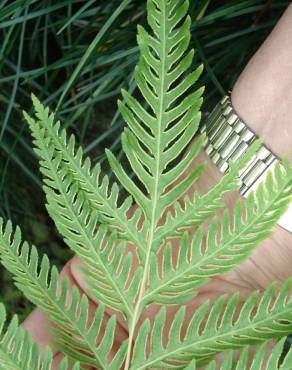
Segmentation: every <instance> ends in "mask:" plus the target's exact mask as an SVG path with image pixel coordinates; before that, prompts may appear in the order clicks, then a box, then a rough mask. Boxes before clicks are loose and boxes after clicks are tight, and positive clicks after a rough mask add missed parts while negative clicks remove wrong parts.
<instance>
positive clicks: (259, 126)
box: [23, 5, 292, 369]
mask: <svg viewBox="0 0 292 370" xmlns="http://www.w3.org/2000/svg"><path fill="white" fill-rule="evenodd" d="M291 39H292V5H290V6H289V7H288V8H287V10H286V12H285V13H284V15H283V16H282V18H281V19H280V21H279V22H278V24H277V26H276V27H275V29H274V30H273V32H272V33H271V34H270V36H269V37H268V39H267V40H266V41H265V42H264V43H263V45H262V46H261V48H260V49H259V50H258V51H257V53H256V54H255V55H254V57H253V58H252V59H251V61H250V62H249V64H248V65H247V66H246V68H245V70H244V71H243V73H242V74H241V76H240V77H239V79H238V81H237V82H236V84H235V86H234V89H233V92H232V95H231V100H232V104H233V106H234V108H235V110H236V112H237V114H238V115H239V116H240V117H241V118H242V119H243V120H244V122H246V123H247V125H248V126H249V127H250V128H251V129H252V130H253V131H254V132H255V133H256V134H258V135H259V136H262V137H263V138H264V140H265V143H266V145H267V146H268V147H269V148H270V149H271V150H272V151H273V152H274V153H275V154H277V155H278V156H280V157H281V156H283V155H284V154H289V152H291V149H292V130H291V126H292V121H291V117H292V88H291V87H292V44H291ZM204 160H207V161H208V165H207V169H206V171H205V173H204V175H203V176H202V177H201V178H200V179H199V180H198V181H197V182H196V183H195V184H194V186H193V187H192V189H190V192H193V191H194V190H198V191H200V192H201V193H204V192H206V191H207V190H208V189H209V188H210V187H211V186H212V185H214V184H215V183H216V182H217V181H218V180H219V179H220V176H221V175H220V173H219V171H218V170H217V168H216V167H215V166H214V165H213V164H212V163H211V162H210V161H209V159H208V158H207V156H206V154H205V153H204V152H203V151H202V152H201V153H200V155H199V156H198V158H196V159H195V160H194V162H193V164H192V167H195V166H196V165H197V164H198V163H200V162H202V161H204ZM238 197H239V195H238V194H229V195H228V196H227V197H226V205H227V206H228V207H230V208H232V206H233V204H234V202H235V200H236V199H237V198H238ZM80 263H81V262H80V260H79V259H78V258H77V257H74V258H73V259H72V260H71V261H69V262H68V263H67V265H66V266H65V267H64V269H63V271H62V275H63V276H64V275H68V276H69V277H70V279H71V281H72V283H74V284H76V285H77V286H78V287H79V289H80V290H81V291H83V292H84V293H86V294H87V295H88V297H89V299H90V304H91V307H92V309H94V308H95V307H96V306H97V304H98V302H94V301H93V300H92V297H90V295H89V294H88V291H87V287H86V284H85V279H84V276H83V274H82V273H81V271H80ZM291 266H292V234H290V233H289V232H287V231H286V230H284V229H282V228H281V227H280V226H275V227H274V234H273V236H272V237H270V238H269V239H267V240H265V241H264V242H262V243H261V245H260V246H259V247H258V248H257V249H256V250H255V251H254V253H253V254H252V255H251V257H250V258H249V259H247V260H246V261H245V262H243V263H242V264H241V265H240V266H238V267H237V268H235V269H234V270H233V271H230V272H228V273H225V274H224V275H222V276H220V277H216V278H213V279H212V280H210V281H209V282H208V283H207V284H206V285H205V286H203V287H201V288H200V289H199V294H198V296H197V297H196V298H195V299H194V300H193V301H191V302H189V303H188V313H189V314H190V315H191V314H192V312H194V311H195V310H196V308H197V307H198V306H199V305H200V304H201V303H202V302H204V301H205V300H206V299H210V300H211V301H212V300H214V299H216V298H217V297H218V296H220V295H222V294H225V293H230V294H231V293H233V292H236V291H239V292H240V293H241V297H242V300H244V299H245V297H247V296H248V295H249V294H250V293H251V292H252V291H254V290H257V289H259V290H264V289H265V288H266V287H267V286H268V285H270V283H271V282H273V281H277V282H280V283H281V282H283V281H284V280H286V279H287V278H288V277H289V276H291ZM176 310H177V308H170V309H169V314H168V320H171V318H172V317H173V314H174V312H175V311H176ZM156 311H157V307H155V306H153V307H151V308H150V309H148V310H147V312H145V313H144V314H143V315H142V318H141V319H143V318H145V316H148V317H153V315H154V314H155V312H156ZM108 315H111V312H110V311H108ZM118 321H119V326H118V332H117V341H116V343H115V344H116V346H117V347H118V346H119V344H120V343H121V342H122V341H123V340H124V339H126V338H127V328H126V326H125V323H124V322H123V320H122V319H121V318H120V317H119V318H118ZM23 326H24V327H25V328H26V329H27V330H28V331H29V332H31V334H32V336H33V338H34V340H35V341H36V342H38V343H39V344H40V345H41V347H42V348H44V347H45V346H46V345H51V341H52V336H51V334H50V333H49V331H48V326H49V321H48V319H47V317H46V316H45V314H43V313H42V312H41V311H40V310H38V309H36V310H34V311H33V312H32V313H31V315H30V316H29V317H28V319H27V320H26V321H25V322H24V323H23ZM54 353H55V357H54V366H55V367H54V369H56V368H57V364H58V363H59V362H60V360H61V358H62V355H61V354H60V353H58V352H57V351H56V350H55V352H54Z"/></svg>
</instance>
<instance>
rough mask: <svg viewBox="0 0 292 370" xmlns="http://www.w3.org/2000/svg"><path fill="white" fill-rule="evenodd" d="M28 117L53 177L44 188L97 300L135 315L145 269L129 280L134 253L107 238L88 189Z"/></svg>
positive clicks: (54, 216)
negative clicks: (81, 186) (75, 178)
mask: <svg viewBox="0 0 292 370" xmlns="http://www.w3.org/2000/svg"><path fill="white" fill-rule="evenodd" d="M27 120H28V122H29V124H30V127H31V130H32V132H33V135H34V138H35V141H34V143H35V145H36V146H37V148H38V151H40V153H41V165H42V167H41V168H42V172H43V174H44V175H45V176H46V175H47V176H49V180H45V181H46V183H47V184H48V185H49V186H45V187H44V190H45V193H46V195H47V203H48V205H47V209H48V212H49V214H50V216H51V217H52V219H53V220H54V221H55V224H56V226H57V228H58V230H59V232H60V233H61V234H62V235H63V237H64V238H65V242H66V243H67V244H68V246H69V247H70V248H71V249H72V250H73V251H74V252H75V253H77V255H78V256H79V257H80V258H81V259H82V260H83V261H84V262H85V263H86V264H87V267H88V269H89V270H88V269H86V270H85V271H86V273H87V274H88V275H89V276H90V279H89V282H90V286H91V287H92V288H93V292H94V295H95V296H96V297H97V300H98V301H100V302H102V303H104V304H105V305H107V306H109V307H110V308H113V309H116V310H119V311H121V312H122V313H123V314H125V315H126V316H127V317H129V316H131V314H132V311H133V304H134V301H135V295H136V294H137V291H138V287H139V281H140V276H141V269H138V270H137V271H136V272H135V273H134V275H133V276H132V277H131V279H129V276H130V273H131V268H132V260H133V255H132V253H131V252H128V253H127V252H126V246H125V243H119V245H117V237H116V236H115V235H114V234H113V235H112V236H111V237H110V238H109V239H108V240H106V234H107V230H106V228H105V227H101V228H99V213H98V211H92V209H91V207H90V205H89V203H88V201H87V198H86V196H85V195H84V192H79V188H78V186H77V184H76V183H73V184H72V176H70V174H69V175H68V171H67V169H66V168H64V166H63V165H62V164H63V163H62V159H61V157H60V156H59V157H57V158H54V154H55V152H54V149H53V148H50V147H49V146H48V145H46V137H45V130H44V129H39V127H38V125H37V123H35V122H34V120H32V119H31V118H29V117H27ZM48 181H49V182H48ZM113 250H114V251H115V253H114V254H113ZM129 280H130V281H129Z"/></svg>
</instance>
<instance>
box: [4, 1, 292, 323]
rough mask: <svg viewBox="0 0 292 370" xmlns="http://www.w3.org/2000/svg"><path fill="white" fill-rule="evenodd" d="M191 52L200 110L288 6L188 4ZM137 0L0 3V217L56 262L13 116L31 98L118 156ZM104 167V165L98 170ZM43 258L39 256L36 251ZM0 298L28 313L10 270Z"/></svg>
mask: <svg viewBox="0 0 292 370" xmlns="http://www.w3.org/2000/svg"><path fill="white" fill-rule="evenodd" d="M190 3H191V5H190V11H189V13H190V15H191V17H192V19H193V24H192V40H191V43H192V46H193V47H194V48H195V49H196V50H197V55H196V63H201V62H203V63H204V64H205V71H204V75H203V78H202V79H201V83H202V84H205V85H206V94H205V103H204V104H205V105H204V109H205V110H208V108H209V107H210V106H212V104H213V103H214V102H215V101H217V100H218V99H219V98H220V96H221V95H223V94H225V93H226V92H227V91H228V90H230V89H231V87H232V85H233V83H234V81H235V80H236V77H237V76H238V74H239V73H240V72H241V70H242V69H243V68H244V66H245V65H246V63H247V61H248V60H249V58H250V57H251V55H252V54H253V53H254V51H255V50H256V49H257V48H258V47H259V45H260V44H261V42H262V41H263V40H264V39H265V37H266V36H267V35H268V33H269V32H270V31H271V29H272V27H273V26H274V24H275V23H276V22H277V20H278V19H279V17H280V16H281V14H282V12H283V11H284V10H285V8H286V7H287V5H288V4H289V3H290V1H279V0H274V1H271V0H269V1H259V0H244V1H243V0H236V1H233V0H225V1H216V0H200V1H191V2H190ZM145 21H146V19H145V3H144V1H141V0H132V1H130V0H124V1H121V0H111V1H109V0H60V1H53V0H15V1H9V0H2V1H1V2H0V215H2V216H4V217H7V218H11V219H13V220H14V221H15V222H17V223H19V224H21V225H22V226H23V227H24V232H25V235H24V238H25V239H28V240H31V241H32V240H33V241H34V242H35V243H36V244H38V245H41V248H42V249H43V250H44V251H46V252H47V253H48V254H49V256H50V257H51V261H52V263H57V264H59V265H62V264H63V263H64V262H65V261H66V260H67V259H68V258H69V257H70V255H69V254H68V253H70V252H68V251H67V249H65V248H64V247H63V244H62V242H61V239H60V238H59V236H58V234H57V232H56V231H55V229H54V228H53V225H52V224H51V223H50V221H49V219H48V217H47V214H46V213H45V211H44V207H43V203H44V199H43V193H42V189H41V182H40V175H39V172H38V170H37V161H36V158H35V155H34V153H33V151H32V149H31V145H30V137H29V134H28V132H27V128H26V124H25V123H24V122H23V119H22V115H21V110H22V109H23V108H25V109H29V108H30V106H31V101H30V93H31V92H34V93H35V94H36V95H37V96H38V97H39V99H41V100H42V102H43V103H45V104H48V105H50V106H51V107H52V108H53V109H55V108H56V107H57V110H58V118H59V119H60V120H61V121H62V122H64V125H65V126H67V127H69V128H70V129H71V130H72V132H74V133H75V134H76V135H77V138H78V140H79V143H80V144H82V145H83V147H84V148H85V153H86V154H90V156H91V157H92V158H93V161H96V160H100V159H102V158H103V151H104V148H105V147H110V148H111V150H113V151H114V153H115V154H116V155H117V156H119V153H120V142H119V139H116V138H117V137H119V136H120V135H119V134H120V131H121V128H122V119H121V117H120V116H119V114H118V113H117V107H116V100H117V98H118V97H119V94H120V90H121V88H122V87H124V88H129V89H130V90H134V89H135V85H134V83H133V77H132V72H133V69H134V65H135V64H136V63H137V60H138V49H137V46H136V27H137V24H144V23H145ZM105 170H107V169H105ZM41 252H42V251H41ZM0 299H1V300H3V301H4V302H5V303H7V308H8V311H10V310H11V311H12V312H15V313H21V317H22V318H23V317H25V316H26V315H27V313H28V312H29V306H28V305H27V302H26V301H25V300H24V299H23V297H21V294H20V293H18V292H17V291H15V289H14V287H13V286H12V283H11V281H10V276H9V275H8V273H6V272H4V271H1V277H0Z"/></svg>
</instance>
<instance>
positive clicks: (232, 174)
mask: <svg viewBox="0 0 292 370" xmlns="http://www.w3.org/2000/svg"><path fill="white" fill-rule="evenodd" d="M260 144H261V140H257V141H255V142H254V143H253V144H252V145H251V146H250V148H249V150H248V151H247V153H246V154H245V155H244V156H243V157H242V158H241V159H240V160H239V161H238V162H237V163H236V165H233V164H232V163H230V170H229V171H228V172H227V173H226V174H225V175H224V176H223V177H222V179H221V180H220V181H219V182H218V183H217V184H216V185H215V186H214V187H213V188H212V189H210V190H209V192H207V193H206V194H204V195H203V196H201V195H200V194H199V193H198V192H196V193H195V194H194V195H193V199H190V198H189V197H188V196H185V197H184V199H183V202H182V204H183V205H182V204H181V203H180V202H176V203H175V204H174V209H173V211H174V212H168V213H167V215H166V221H165V223H164V224H163V225H161V226H159V227H158V228H157V230H156V232H155V241H156V240H161V241H163V240H164V239H166V238H173V237H177V236H181V235H182V231H184V230H186V229H189V228H194V227H198V226H199V225H201V224H202V223H204V222H206V221H208V220H210V218H211V217H212V216H213V215H214V214H215V213H216V212H218V211H220V210H221V209H222V208H223V207H224V206H225V204H224V202H223V196H224V195H225V194H226V193H227V192H232V191H236V190H239V188H240V181H239V179H238V174H239V173H240V171H241V170H242V169H243V168H244V167H245V165H246V164H247V163H248V162H249V161H250V159H251V158H252V156H253V155H254V154H255V152H256V151H257V149H258V148H259V146H260Z"/></svg>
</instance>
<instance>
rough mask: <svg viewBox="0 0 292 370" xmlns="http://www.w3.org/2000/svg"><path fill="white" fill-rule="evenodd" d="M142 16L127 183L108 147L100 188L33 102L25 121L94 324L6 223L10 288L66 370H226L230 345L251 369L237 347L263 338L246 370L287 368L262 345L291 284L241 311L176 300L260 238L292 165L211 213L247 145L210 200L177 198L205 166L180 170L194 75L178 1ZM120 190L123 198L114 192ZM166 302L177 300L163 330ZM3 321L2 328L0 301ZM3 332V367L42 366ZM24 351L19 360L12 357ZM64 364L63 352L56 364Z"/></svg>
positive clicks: (285, 322) (290, 180)
mask: <svg viewBox="0 0 292 370" xmlns="http://www.w3.org/2000/svg"><path fill="white" fill-rule="evenodd" d="M147 11H148V23H149V26H150V28H151V31H150V32H148V31H147V30H145V29H144V28H143V27H139V28H138V44H139V48H140V53H141V57H140V61H139V63H138V65H137V67H136V69H135V79H136V83H137V87H138V89H139V91H140V93H141V95H142V97H143V100H144V102H143V101H142V102H140V101H138V100H137V99H136V98H135V97H133V96H131V95H130V94H129V93H128V92H126V91H122V96H123V100H122V101H119V103H118V104H119V108H120V112H121V114H122V116H123V118H124V120H125V122H126V123H127V127H126V128H125V129H124V132H123V134H122V146H123V151H124V154H125V156H126V158H127V160H128V163H129V165H130V166H131V169H132V171H133V173H134V174H135V175H136V177H137V181H134V180H133V178H132V176H129V174H128V173H127V172H126V171H125V169H124V167H123V166H122V164H121V163H120V161H119V160H118V159H117V158H116V157H115V155H114V154H113V153H112V152H110V151H107V157H108V160H109V163H110V165H111V168H112V170H113V172H114V174H115V176H116V178H117V180H118V182H114V183H110V181H109V178H108V176H107V175H103V174H102V172H101V168H100V165H99V164H97V165H95V166H92V165H91V162H90V159H89V158H84V155H83V153H82V149H81V148H78V149H77V148H76V145H75V139H74V136H73V135H71V136H70V137H68V136H67V134H66V132H65V130H64V129H62V128H61V124H60V122H58V121H55V117H54V114H53V113H50V111H49V109H48V108H44V107H43V105H42V104H41V103H40V102H39V101H38V99H37V98H36V97H35V96H33V97H32V99H33V104H34V108H35V116H34V117H31V116H29V115H28V114H27V113H24V117H25V119H26V121H27V123H28V125H29V127H30V129H31V132H32V136H33V143H34V147H35V151H36V153H37V155H38V156H39V158H40V169H41V172H42V174H43V177H44V191H45V193H46V199H47V209H48V212H49V214H50V216H51V217H52V219H53V220H54V221H55V224H56V226H57V228H58V230H59V232H60V234H61V235H62V236H63V237H64V240H65V242H66V243H67V244H68V246H69V247H70V248H71V249H72V250H73V251H74V252H75V253H76V254H77V255H78V256H79V257H80V259H81V260H82V261H83V263H84V265H83V271H84V272H85V275H86V278H87V284H88V286H89V289H90V291H91V296H92V297H94V299H95V300H96V301H98V302H99V306H98V308H97V309H96V312H95V314H94V317H93V319H91V318H90V315H89V302H88V298H87V297H86V295H84V294H82V293H80V292H79V290H78V288H77V287H74V286H73V287H72V286H71V285H70V284H69V282H68V280H66V279H64V280H62V282H61V280H60V277H59V273H58V271H57V269H56V267H54V266H52V267H51V266H50V263H49V260H48V258H47V257H46V256H44V257H42V258H39V257H38V253H37V249H36V248H35V247H34V246H29V245H28V243H26V242H22V241H21V232H20V230H19V228H16V229H15V230H13V228H12V225H11V222H7V223H4V221H3V220H2V221H1V224H0V230H1V231H0V258H1V261H2V263H3V265H4V266H5V267H6V268H7V269H8V270H9V271H10V272H11V273H12V274H13V275H14V279H15V283H16V285H17V287H18V288H19V289H21V290H22V291H23V292H24V294H25V295H26V296H27V297H28V298H29V299H30V300H31V301H32V302H34V303H35V304H36V305H37V306H38V307H40V308H41V309H42V310H43V311H44V312H45V313H46V314H47V315H48V317H49V319H50V320H51V321H52V322H53V323H55V325H54V326H52V328H51V330H52V331H53V332H54V334H55V337H56V342H57V345H58V347H59V349H60V350H61V351H62V352H63V353H64V355H66V356H67V357H68V358H69V360H70V361H73V362H75V364H74V365H72V366H74V369H75V370H76V369H79V363H80V366H81V368H82V369H83V368H84V369H85V368H87V366H90V367H91V368H95V369H112V370H114V369H126V370H129V369H131V370H138V369H139V370H142V369H152V368H171V369H183V368H185V369H195V368H196V367H197V368H201V367H202V366H205V368H206V369H215V367H216V362H214V361H213V360H212V359H213V358H214V356H215V355H216V354H218V353H221V352H226V356H225V360H224V361H223V363H222V364H221V365H220V366H221V369H223V370H224V369H225V370H227V369H233V368H234V366H233V360H234V358H235V357H234V353H233V352H232V351H233V350H238V349H242V352H241V355H240V357H239V358H237V367H236V368H237V369H238V370H239V369H248V368H250V367H249V366H250V364H249V361H248V360H249V357H250V356H252V355H251V354H249V347H247V346H248V345H254V344H258V343H261V342H262V343H263V344H262V346H261V347H260V349H259V351H258V352H257V353H256V355H255V356H254V358H253V363H252V365H251V366H252V367H251V368H252V369H259V368H261V366H266V368H267V369H276V368H278V367H279V366H280V367H279V368H280V369H288V368H290V367H289V360H291V353H288V355H287V356H286V358H285V360H284V362H282V363H281V364H280V363H279V358H280V355H281V352H282V347H283V340H282V341H280V342H279V344H278V345H277V346H276V347H275V348H274V350H273V351H272V352H271V353H267V350H266V345H265V342H267V341H269V340H270V339H272V338H281V337H284V336H286V335H287V334H289V333H290V332H291V331H292V324H291V322H292V299H291V293H290V292H291V281H290V280H289V281H287V282H286V283H285V284H284V285H283V287H282V288H281V289H278V290H277V289H276V287H275V286H274V285H272V286H271V287H270V288H269V289H267V290H266V292H264V294H263V295H260V294H259V293H254V294H252V295H251V296H250V297H249V298H248V299H247V300H246V301H245V303H244V304H243V305H240V302H239V296H238V295H237V294H235V295H234V296H231V297H227V296H222V297H220V298H219V299H218V300H217V301H215V302H214V303H213V304H210V303H208V302H205V303H204V304H203V305H201V306H200V307H199V308H198V309H197V310H196V312H195V313H194V314H193V316H192V317H191V319H189V318H188V319H187V317H186V308H185V306H184V304H185V303H187V302H188V301H190V300H191V299H193V298H194V297H195V295H196V292H197V289H198V288H199V287H200V286H202V285H203V284H205V283H206V282H207V281H208V279H209V278H211V277H214V276H217V275H220V274H222V273H223V272H226V271H228V270H231V269H233V268H234V266H236V265H237V264H239V263H240V262H241V261H242V260H244V259H245V258H247V257H248V256H249V255H250V254H251V253H252V251H253V250H254V248H255V247H256V246H257V245H258V244H259V243H260V242H261V241H262V240H263V239H264V238H266V237H267V236H269V235H270V233H271V228H272V226H273V225H274V224H275V222H276V221H277V220H278V219H279V217H280V216H281V215H282V214H283V213H284V212H285V210H286V208H287V207H288V204H289V202H290V200H291V195H292V167H291V165H290V164H289V162H288V160H284V161H283V162H282V164H281V165H278V166H276V168H275V169H274V171H273V173H270V175H269V176H268V177H267V179H266V181H265V182H264V183H263V184H262V185H261V186H260V187H259V188H258V190H257V191H256V192H255V193H251V194H250V195H249V196H248V198H247V200H246V201H243V200H239V201H238V202H237V204H236V205H235V207H234V210H233V211H232V212H230V211H228V210H223V213H221V216H220V219H219V218H218V217H216V213H217V212H218V211H220V210H222V209H224V202H223V195H224V194H225V193H226V192H229V191H234V190H236V189H238V187H239V186H240V184H239V182H238V177H237V173H238V171H240V169H241V167H243V166H244V165H245V164H246V163H247V162H248V161H249V160H250V158H251V157H252V155H253V153H254V152H255V150H256V149H257V147H258V145H259V143H257V142H256V143H254V144H253V145H252V146H251V148H250V150H249V152H248V153H246V155H245V156H244V157H243V158H242V159H241V161H240V162H239V165H237V166H236V167H235V166H232V165H231V168H230V170H229V172H228V173H227V174H226V175H225V176H224V177H223V178H222V179H221V180H220V182H219V183H218V184H217V185H216V186H215V187H213V188H212V189H211V190H210V191H209V192H208V193H206V194H204V195H201V194H199V193H195V194H193V196H190V195H185V194H186V192H187V190H188V189H189V188H190V186H191V185H192V184H193V183H194V181H196V179H197V178H198V177H199V176H200V175H201V174H202V172H203V171H204V164H201V165H199V166H197V168H196V169H195V170H192V171H190V170H189V168H190V165H191V163H192V161H193V159H194V158H195V157H196V156H197V155H198V153H199V152H200V150H201V146H202V143H203V142H204V136H198V137H196V138H195V140H194V137H195V134H196V132H197V129H198V126H199V122H200V106H201V103H202V93H203V89H202V88H199V89H194V86H195V84H196V82H197V80H198V78H199V76H200V73H201V71H202V67H198V68H197V69H195V70H194V71H193V72H191V73H190V72H189V69H190V68H191V66H192V60H193V55H194V52H193V51H192V50H188V47H189V41H190V23H191V22H190V18H189V16H187V11H188V2H187V1H181V0H148V2H147ZM121 185H122V187H123V188H124V189H125V190H126V191H127V192H128V196H127V197H126V198H124V197H121V195H120V193H121V192H120V187H121ZM179 200H180V201H179ZM162 216H164V218H163V219H164V221H163V222H161V218H162ZM191 230H192V231H193V230H196V231H195V233H193V232H190V231H191ZM174 238H175V239H176V240H177V241H178V242H179V249H178V251H176V250H175V248H174V245H173V243H172V240H173V239H174ZM137 261H138V263H137ZM153 304H155V305H160V306H161V308H160V309H159V310H158V312H157V314H156V315H155V317H154V318H153V320H150V319H144V321H143V320H142V322H141V315H142V313H143V312H145V310H146V309H147V308H148V307H149V306H150V305H153ZM170 305H177V313H176V315H175V316H174V318H173V319H172V320H171V323H169V320H167V312H168V306H170ZM108 310H110V311H108ZM113 311H114V312H116V314H112V312H113ZM108 312H110V313H111V318H110V319H109V320H108V319H107V318H106V313H108ZM116 317H119V320H123V322H124V323H125V324H126V325H127V328H128V339H127V340H124V341H123V342H122V344H121V345H120V347H119V348H118V349H117V350H116V349H115V336H116V330H117V329H116V328H117V318H116ZM0 321H1V325H2V326H3V323H4V321H5V313H4V308H3V307H2V306H0ZM2 326H1V328H2ZM2 332H3V333H2V336H1V341H0V368H1V369H20V370H24V369H28V367H27V366H28V364H29V369H39V370H41V369H42V370H45V369H50V366H51V358H52V356H51V354H50V352H49V350H48V351H47V352H46V353H45V355H43V356H41V355H40V350H39V349H38V347H37V345H36V344H32V342H31V339H30V338H29V335H28V334H27V333H25V332H24V331H23V329H21V328H19V327H18V324H17V321H16V319H13V321H12V322H11V323H10V325H9V327H8V329H7V330H6V331H4V330H3V329H2ZM23 356H24V357H25V358H27V361H20V358H21V357H23ZM264 358H265V359H267V361H264ZM264 364H265V365H264ZM67 366H68V363H67V360H66V357H65V360H64V361H63V363H62V364H61V365H60V369H66V368H67Z"/></svg>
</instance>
